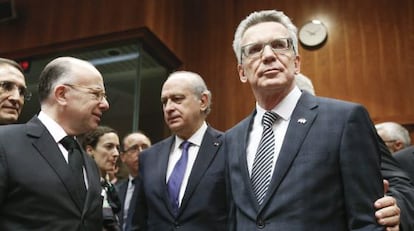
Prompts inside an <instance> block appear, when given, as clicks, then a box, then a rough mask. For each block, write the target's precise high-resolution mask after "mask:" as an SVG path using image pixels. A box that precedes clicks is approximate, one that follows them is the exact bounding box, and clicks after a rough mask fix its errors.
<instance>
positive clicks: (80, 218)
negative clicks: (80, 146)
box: [0, 117, 102, 231]
mask: <svg viewBox="0 0 414 231" xmlns="http://www.w3.org/2000/svg"><path fill="white" fill-rule="evenodd" d="M83 159H84V163H85V169H86V172H87V179H88V191H87V195H86V201H85V204H84V206H82V205H81V204H80V201H79V199H78V198H77V197H76V191H75V189H76V186H75V185H76V183H75V182H74V178H73V177H72V174H71V171H70V168H69V166H68V164H67V163H66V161H65V159H64V157H63V155H62V153H61V151H60V150H59V148H58V146H57V144H56V142H55V141H54V140H53V138H52V136H51V135H50V133H49V132H48V131H47V129H46V127H44V125H43V124H42V123H41V122H40V120H39V119H37V117H34V118H33V119H31V120H30V121H29V122H28V123H26V124H20V125H6V126H0V230H68V231H72V230H73V231H78V230H84V231H101V230H102V198H101V186H100V182H99V178H100V176H99V171H98V168H97V166H96V164H95V162H94V161H93V160H92V159H91V158H90V157H89V156H87V155H86V154H85V153H84V154H83Z"/></svg>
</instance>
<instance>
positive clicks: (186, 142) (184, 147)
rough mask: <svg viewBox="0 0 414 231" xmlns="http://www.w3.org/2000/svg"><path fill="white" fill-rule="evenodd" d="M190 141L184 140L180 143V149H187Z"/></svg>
mask: <svg viewBox="0 0 414 231" xmlns="http://www.w3.org/2000/svg"><path fill="white" fill-rule="evenodd" d="M190 145H191V142H189V141H187V140H184V141H183V142H182V143H181V144H180V147H181V149H182V150H188V148H189V147H190Z"/></svg>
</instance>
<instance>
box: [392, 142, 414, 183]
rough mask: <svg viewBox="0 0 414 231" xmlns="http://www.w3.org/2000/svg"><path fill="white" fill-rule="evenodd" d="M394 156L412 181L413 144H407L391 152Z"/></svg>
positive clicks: (413, 163) (413, 180)
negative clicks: (407, 145)
mask: <svg viewBox="0 0 414 231" xmlns="http://www.w3.org/2000/svg"><path fill="white" fill-rule="evenodd" d="M393 156H394V158H395V159H396V160H397V161H398V163H400V165H401V168H402V169H403V170H404V171H405V172H406V173H407V174H408V176H409V177H410V179H411V181H412V182H414V146H409V147H407V148H404V149H402V150H400V151H398V152H395V153H394V154H393Z"/></svg>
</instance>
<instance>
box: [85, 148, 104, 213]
mask: <svg viewBox="0 0 414 231" xmlns="http://www.w3.org/2000/svg"><path fill="white" fill-rule="evenodd" d="M82 154H83V155H82V156H83V160H84V163H85V170H86V176H87V179H88V190H87V193H86V199H85V204H84V206H83V214H85V213H86V211H88V208H89V206H90V205H91V204H92V201H94V200H96V198H94V197H96V195H101V191H99V190H102V187H101V182H100V173H99V169H98V166H97V165H96V163H95V161H94V160H93V159H92V158H90V157H89V156H88V155H87V154H86V152H85V151H83V150H82Z"/></svg>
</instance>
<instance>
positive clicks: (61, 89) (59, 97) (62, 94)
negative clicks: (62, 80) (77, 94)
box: [53, 85, 67, 105]
mask: <svg viewBox="0 0 414 231" xmlns="http://www.w3.org/2000/svg"><path fill="white" fill-rule="evenodd" d="M66 93H67V88H66V87H65V86H63V85H58V86H56V87H55V88H54V89H53V95H54V96H55V98H56V101H57V102H58V103H60V104H62V105H65V104H67V98H66Z"/></svg>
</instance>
